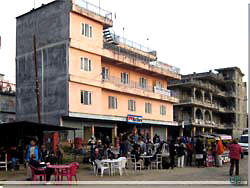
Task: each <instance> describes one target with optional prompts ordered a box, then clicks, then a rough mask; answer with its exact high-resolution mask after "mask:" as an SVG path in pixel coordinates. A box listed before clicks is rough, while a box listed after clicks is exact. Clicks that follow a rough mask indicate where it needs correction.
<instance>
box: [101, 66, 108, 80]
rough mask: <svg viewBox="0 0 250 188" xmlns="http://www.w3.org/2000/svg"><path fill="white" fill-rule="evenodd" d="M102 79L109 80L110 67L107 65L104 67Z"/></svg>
mask: <svg viewBox="0 0 250 188" xmlns="http://www.w3.org/2000/svg"><path fill="white" fill-rule="evenodd" d="M102 79H103V80H109V69H108V68H107V67H102Z"/></svg>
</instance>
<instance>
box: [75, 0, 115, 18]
mask: <svg viewBox="0 0 250 188" xmlns="http://www.w3.org/2000/svg"><path fill="white" fill-rule="evenodd" d="M75 4H76V5H77V6H79V7H81V8H83V9H86V10H87V11H90V12H92V13H94V14H96V15H99V16H102V17H104V18H106V19H109V20H112V13H111V12H109V11H106V10H104V9H102V8H101V7H99V6H96V5H94V4H91V3H89V2H87V1H85V0H75Z"/></svg>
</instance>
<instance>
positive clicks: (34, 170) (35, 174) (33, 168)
mask: <svg viewBox="0 0 250 188" xmlns="http://www.w3.org/2000/svg"><path fill="white" fill-rule="evenodd" d="M29 167H30V169H31V172H32V177H33V181H36V180H37V177H42V178H43V180H44V181H46V173H45V169H44V168H35V167H33V166H31V165H29ZM37 172H39V173H37Z"/></svg>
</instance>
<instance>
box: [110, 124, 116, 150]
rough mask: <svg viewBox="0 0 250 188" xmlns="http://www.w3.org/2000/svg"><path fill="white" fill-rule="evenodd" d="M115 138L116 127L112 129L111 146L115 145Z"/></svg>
mask: <svg viewBox="0 0 250 188" xmlns="http://www.w3.org/2000/svg"><path fill="white" fill-rule="evenodd" d="M116 137H117V125H115V126H114V127H113V128H112V138H111V139H112V145H114V144H115V138H116Z"/></svg>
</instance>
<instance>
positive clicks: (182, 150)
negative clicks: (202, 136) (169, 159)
mask: <svg viewBox="0 0 250 188" xmlns="http://www.w3.org/2000/svg"><path fill="white" fill-rule="evenodd" d="M176 151H177V157H178V165H177V166H178V167H179V168H183V167H184V156H185V145H184V144H183V143H182V140H181V139H180V140H179V143H178V146H177V148H176Z"/></svg>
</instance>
